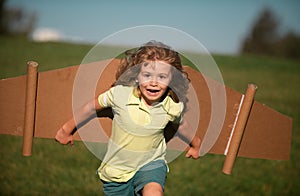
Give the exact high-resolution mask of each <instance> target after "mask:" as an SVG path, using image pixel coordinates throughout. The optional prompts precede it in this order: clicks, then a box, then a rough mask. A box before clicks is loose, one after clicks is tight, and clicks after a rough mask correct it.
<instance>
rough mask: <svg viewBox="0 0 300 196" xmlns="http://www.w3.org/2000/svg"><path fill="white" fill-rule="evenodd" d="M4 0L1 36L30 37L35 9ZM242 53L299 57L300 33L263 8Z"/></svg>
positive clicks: (1, 3)
mask: <svg viewBox="0 0 300 196" xmlns="http://www.w3.org/2000/svg"><path fill="white" fill-rule="evenodd" d="M5 2H6V0H0V35H14V36H24V37H29V36H30V35H31V33H32V32H33V30H34V26H35V23H36V19H37V17H36V14H35V12H29V11H25V10H24V9H23V8H21V7H15V8H7V7H6V6H5ZM240 53H241V54H255V55H267V56H277V57H284V58H300V35H299V34H297V33H295V32H292V31H288V32H285V33H282V32H280V20H279V18H278V17H277V16H276V15H275V14H274V13H273V12H272V11H271V10H270V9H269V8H264V9H263V10H262V11H261V13H260V14H259V15H258V18H257V19H256V20H255V21H254V23H253V25H252V26H251V30H250V31H249V34H248V35H247V36H246V37H245V38H244V40H243V41H242V43H241V48H240Z"/></svg>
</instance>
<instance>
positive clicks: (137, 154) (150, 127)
mask: <svg viewBox="0 0 300 196" xmlns="http://www.w3.org/2000/svg"><path fill="white" fill-rule="evenodd" d="M133 91H134V87H128V86H121V85H119V86H115V87H112V88H111V89H110V90H108V91H106V92H105V93H103V94H101V95H99V97H98V101H99V104H100V105H101V106H102V107H111V108H112V110H113V113H114V118H113V122H112V134H111V137H110V140H109V142H108V148H107V152H106V155H105V157H104V160H103V161H102V164H101V166H100V167H99V169H98V174H99V176H100V178H101V179H102V180H104V181H108V182H110V181H113V182H127V181H128V180H130V179H131V178H132V177H133V176H134V174H135V173H136V172H137V171H138V170H139V168H141V167H142V166H144V165H145V164H147V163H149V162H151V161H156V160H165V155H166V142H165V139H164V134H163V131H164V128H165V126H166V125H167V123H168V122H169V121H171V122H175V123H179V122H180V121H181V113H182V111H183V104H182V103H181V102H179V103H175V102H174V101H173V100H172V99H171V98H170V97H169V96H167V97H166V98H165V99H164V100H163V101H162V102H160V103H158V104H156V105H154V106H151V107H150V108H148V107H147V106H146V105H145V104H144V103H143V102H142V101H141V100H140V98H139V97H136V96H135V95H134V94H133Z"/></svg>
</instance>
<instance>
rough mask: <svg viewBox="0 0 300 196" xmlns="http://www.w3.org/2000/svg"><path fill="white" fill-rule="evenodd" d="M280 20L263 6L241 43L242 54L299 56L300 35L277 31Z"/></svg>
mask: <svg viewBox="0 0 300 196" xmlns="http://www.w3.org/2000/svg"><path fill="white" fill-rule="evenodd" d="M279 28H280V20H279V18H277V16H276V15H275V14H274V13H273V12H272V11H271V10H270V9H268V8H264V9H263V10H262V11H261V13H260V15H259V16H258V18H257V20H256V21H255V22H254V24H253V26H252V30H251V31H250V32H249V34H248V36H246V38H245V39H244V41H243V43H242V45H241V51H240V52H241V53H242V54H256V55H267V56H278V57H285V58H300V36H299V34H296V33H295V32H292V31H288V32H285V33H282V32H280V31H279Z"/></svg>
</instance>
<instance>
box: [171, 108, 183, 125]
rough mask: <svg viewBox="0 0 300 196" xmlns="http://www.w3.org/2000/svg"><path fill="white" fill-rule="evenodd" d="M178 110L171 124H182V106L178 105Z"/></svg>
mask: <svg viewBox="0 0 300 196" xmlns="http://www.w3.org/2000/svg"><path fill="white" fill-rule="evenodd" d="M180 106H181V107H180V110H179V115H178V116H176V117H175V119H174V121H173V123H174V124H180V123H181V122H182V115H183V107H184V106H183V104H180Z"/></svg>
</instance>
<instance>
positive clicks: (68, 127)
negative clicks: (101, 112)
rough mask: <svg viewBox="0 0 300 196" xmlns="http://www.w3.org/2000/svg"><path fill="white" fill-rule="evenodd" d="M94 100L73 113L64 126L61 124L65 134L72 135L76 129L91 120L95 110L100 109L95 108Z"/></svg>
mask: <svg viewBox="0 0 300 196" xmlns="http://www.w3.org/2000/svg"><path fill="white" fill-rule="evenodd" d="M95 104H96V103H95V100H93V101H90V102H89V103H87V104H86V105H84V106H83V107H82V108H81V109H79V110H78V111H77V112H75V114H74V116H73V117H72V118H71V119H70V120H68V121H67V122H66V123H65V124H63V126H62V129H63V130H64V132H65V133H66V134H69V135H70V134H72V133H73V131H74V130H75V129H76V127H77V126H78V125H79V124H81V123H83V122H84V121H86V120H87V119H89V118H91V117H92V116H93V114H95V112H96V109H100V107H99V106H98V107H95Z"/></svg>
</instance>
